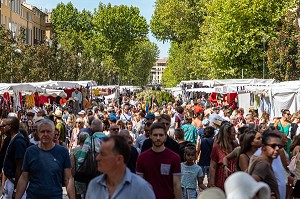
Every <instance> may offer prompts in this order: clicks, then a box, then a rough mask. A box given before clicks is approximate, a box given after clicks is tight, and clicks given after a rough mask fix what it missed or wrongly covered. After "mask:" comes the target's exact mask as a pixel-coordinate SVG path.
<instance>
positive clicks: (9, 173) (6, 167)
mask: <svg viewBox="0 0 300 199" xmlns="http://www.w3.org/2000/svg"><path fill="white" fill-rule="evenodd" d="M19 126H20V123H19V120H18V118H16V117H10V118H7V119H4V120H3V122H2V128H3V129H2V130H3V132H4V133H9V134H10V135H11V141H10V143H9V145H8V147H7V150H6V154H5V158H4V163H3V171H4V175H5V176H6V178H7V179H6V181H5V184H4V198H6V199H11V198H12V197H13V192H14V190H15V189H16V188H17V183H18V181H19V178H20V175H21V172H22V171H21V168H22V164H23V159H24V155H25V151H26V148H27V147H28V146H29V140H28V137H27V139H26V138H25V136H24V135H23V134H22V133H21V132H19Z"/></svg>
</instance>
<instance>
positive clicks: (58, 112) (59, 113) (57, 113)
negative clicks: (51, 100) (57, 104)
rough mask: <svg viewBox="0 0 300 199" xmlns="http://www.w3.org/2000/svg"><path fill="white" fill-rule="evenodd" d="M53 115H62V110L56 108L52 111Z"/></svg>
mask: <svg viewBox="0 0 300 199" xmlns="http://www.w3.org/2000/svg"><path fill="white" fill-rule="evenodd" d="M54 116H55V117H62V112H61V110H58V109H56V111H55V112H54Z"/></svg>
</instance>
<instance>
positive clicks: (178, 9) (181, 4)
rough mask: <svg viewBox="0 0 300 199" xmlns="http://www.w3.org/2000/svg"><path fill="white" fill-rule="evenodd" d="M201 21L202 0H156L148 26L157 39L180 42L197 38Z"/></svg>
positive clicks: (202, 13) (202, 16)
mask: <svg viewBox="0 0 300 199" xmlns="http://www.w3.org/2000/svg"><path fill="white" fill-rule="evenodd" d="M203 21H204V1H203V0H185V1H182V0H157V1H156V2H155V10H154V14H153V16H152V19H151V21H150V27H151V31H152V33H153V34H154V35H155V37H156V38H157V39H159V40H162V41H172V42H177V43H182V42H185V41H190V40H192V39H197V38H198V36H199V33H200V32H199V31H200V26H201V24H202V23H203Z"/></svg>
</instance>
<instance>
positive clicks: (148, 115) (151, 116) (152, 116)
mask: <svg viewBox="0 0 300 199" xmlns="http://www.w3.org/2000/svg"><path fill="white" fill-rule="evenodd" d="M145 118H146V119H147V120H148V119H155V115H154V114H153V113H149V114H147V115H146V117H145Z"/></svg>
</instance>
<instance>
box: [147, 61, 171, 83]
mask: <svg viewBox="0 0 300 199" xmlns="http://www.w3.org/2000/svg"><path fill="white" fill-rule="evenodd" d="M167 63H168V58H167V57H163V58H160V59H158V60H157V61H156V62H155V63H154V64H153V67H152V69H151V80H152V82H151V83H152V84H161V80H162V74H163V73H164V71H165V69H166V67H167Z"/></svg>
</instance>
